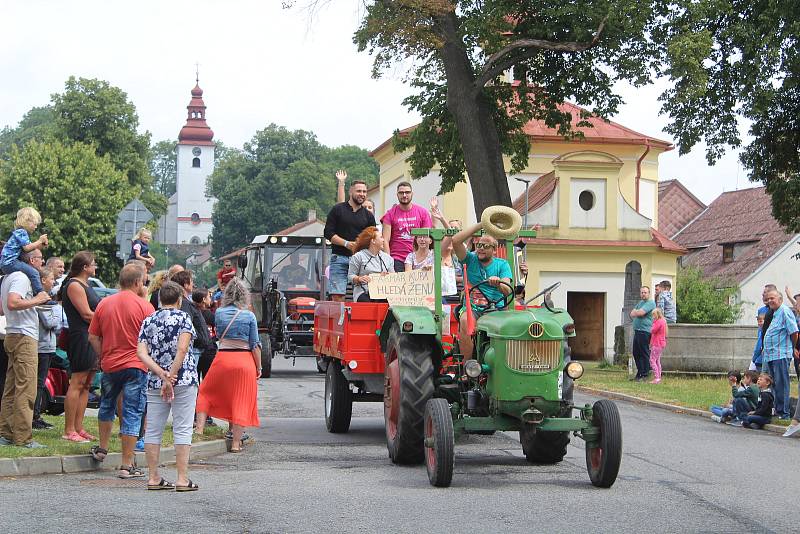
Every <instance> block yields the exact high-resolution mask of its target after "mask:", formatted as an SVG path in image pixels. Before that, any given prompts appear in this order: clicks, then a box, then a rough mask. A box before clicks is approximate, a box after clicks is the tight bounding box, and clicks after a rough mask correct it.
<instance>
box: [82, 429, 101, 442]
mask: <svg viewBox="0 0 800 534" xmlns="http://www.w3.org/2000/svg"><path fill="white" fill-rule="evenodd" d="M78 435H79V436H80V437H82V438H85V439H88V440H89V441H97V438H96V437H94V436H93V435H91V434H89V433H88V432H87V431H86V430H81V431H80V432H78Z"/></svg>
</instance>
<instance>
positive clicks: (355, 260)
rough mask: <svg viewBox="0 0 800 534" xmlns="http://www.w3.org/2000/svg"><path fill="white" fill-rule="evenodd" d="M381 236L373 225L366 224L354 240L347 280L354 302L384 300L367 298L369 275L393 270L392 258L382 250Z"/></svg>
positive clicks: (382, 240)
mask: <svg viewBox="0 0 800 534" xmlns="http://www.w3.org/2000/svg"><path fill="white" fill-rule="evenodd" d="M383 242H384V239H383V236H382V235H381V234H380V233H379V232H378V229H377V228H375V227H374V226H368V227H367V228H365V229H364V230H362V232H361V233H360V234H358V237H357V238H356V241H355V253H354V254H353V255H352V256H350V267H349V268H348V271H347V280H348V281H350V282H351V283H352V284H353V300H354V301H356V302H385V301H376V300H372V299H370V298H369V286H368V284H369V280H370V275H375V274H386V273H393V272H394V260H393V259H392V257H391V256H390V255H389V254H387V253H386V252H384V251H383Z"/></svg>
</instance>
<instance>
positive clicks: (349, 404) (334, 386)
mask: <svg viewBox="0 0 800 534" xmlns="http://www.w3.org/2000/svg"><path fill="white" fill-rule="evenodd" d="M352 416H353V394H352V393H351V392H350V387H349V386H348V385H347V379H346V378H345V377H344V375H343V374H342V366H341V364H340V363H339V360H331V361H330V363H328V370H327V371H326V372H325V426H326V427H327V429H328V432H330V433H332V434H343V433H345V432H347V431H348V430H350V419H351V418H352Z"/></svg>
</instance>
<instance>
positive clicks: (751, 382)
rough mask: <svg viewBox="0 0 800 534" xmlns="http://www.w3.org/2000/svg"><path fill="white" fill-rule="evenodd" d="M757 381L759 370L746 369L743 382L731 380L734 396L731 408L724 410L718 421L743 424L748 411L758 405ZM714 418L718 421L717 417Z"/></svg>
mask: <svg viewBox="0 0 800 534" xmlns="http://www.w3.org/2000/svg"><path fill="white" fill-rule="evenodd" d="M756 381H758V372H756V371H745V373H744V376H742V382H741V384H735V383H734V382H733V381H731V395H732V397H733V398H732V399H731V408H728V409H725V410H723V414H722V415H721V416H720V418H719V421H718V422H720V423H727V422H731V423H730V424H732V425H734V426H741V423H742V420H743V419H744V416H746V415H747V412H749V411H751V410H755V408H756V406H757V405H758V393H759V391H758V386H757V385H756ZM714 420H715V421H717V419H716V418H715V419H714Z"/></svg>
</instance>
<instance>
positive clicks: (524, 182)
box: [514, 176, 531, 229]
mask: <svg viewBox="0 0 800 534" xmlns="http://www.w3.org/2000/svg"><path fill="white" fill-rule="evenodd" d="M514 179H515V180H516V181H518V182H522V183H523V184H525V215H523V220H524V222H523V223H522V225H523V226H524V227H525V229H527V228H528V186H529V185H530V183H531V180H526V179H525V178H518V177H516V176H515V177H514Z"/></svg>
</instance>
